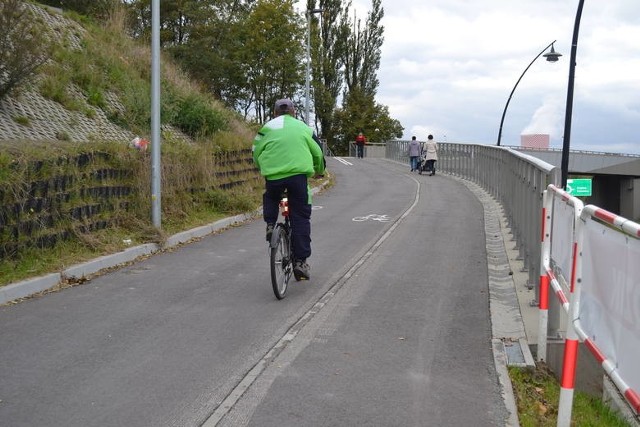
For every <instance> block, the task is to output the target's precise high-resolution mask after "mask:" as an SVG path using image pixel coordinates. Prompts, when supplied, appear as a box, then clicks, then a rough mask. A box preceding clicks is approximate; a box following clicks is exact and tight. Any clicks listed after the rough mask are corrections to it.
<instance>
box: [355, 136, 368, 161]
mask: <svg viewBox="0 0 640 427" xmlns="http://www.w3.org/2000/svg"><path fill="white" fill-rule="evenodd" d="M366 143H367V138H366V137H365V136H364V134H363V133H362V132H360V133H359V134H358V136H356V152H357V156H358V158H359V159H362V158H363V157H364V145H365V144H366Z"/></svg>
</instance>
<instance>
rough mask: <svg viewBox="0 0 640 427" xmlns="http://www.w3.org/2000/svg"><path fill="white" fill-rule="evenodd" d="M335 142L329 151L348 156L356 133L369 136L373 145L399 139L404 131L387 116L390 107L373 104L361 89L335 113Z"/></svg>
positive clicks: (347, 96) (352, 91) (353, 92)
mask: <svg viewBox="0 0 640 427" xmlns="http://www.w3.org/2000/svg"><path fill="white" fill-rule="evenodd" d="M335 121H336V123H335V125H336V140H335V145H334V147H333V148H332V150H333V151H334V152H335V153H336V154H343V155H344V154H347V153H348V152H349V143H350V142H351V141H353V140H355V137H356V135H357V134H358V132H362V133H364V134H365V135H367V136H368V138H369V140H370V141H372V142H381V141H387V140H390V139H393V138H401V137H402V134H403V131H404V128H403V127H402V125H401V124H400V122H399V121H398V120H396V119H392V118H391V116H390V115H389V108H388V107H387V106H385V105H381V104H378V103H376V102H375V99H374V98H373V97H372V96H371V95H368V94H365V93H364V92H363V91H362V90H361V89H360V88H357V87H356V88H354V89H353V90H351V91H350V92H349V93H348V94H347V95H346V98H345V99H344V102H343V107H342V108H341V109H338V110H336V113H335Z"/></svg>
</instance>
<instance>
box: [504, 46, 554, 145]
mask: <svg viewBox="0 0 640 427" xmlns="http://www.w3.org/2000/svg"><path fill="white" fill-rule="evenodd" d="M555 42H556V41H555V40H554V41H552V42H551V43H549V44H548V45H547V46H546V47H545V48H544V49H542V50H541V51H540V53H539V54H538V55H537V56H536V57H535V58H533V61H531V62H530V63H529V65H527V68H525V69H524V71H523V72H522V74H521V75H520V78H519V79H518V81H517V82H516V85H515V86H514V87H513V89H511V93H510V94H509V98H508V99H507V103H506V104H505V106H504V111H503V112H502V119H500V130H499V131H498V143H497V144H496V145H500V140H501V139H502V125H503V124H504V116H505V115H506V114H507V108H508V107H509V102H511V97H512V96H513V92H515V90H516V88H517V87H518V84H519V83H520V80H522V77H524V74H525V73H526V72H527V70H528V69H529V67H531V65H533V63H534V62H536V59H538V58H539V57H540V55H542V54H543V53H544V52H545V51H546V50H547V49H549V47H551V51H550V52H549V53H545V54H544V55H543V56H544V57H545V58H546V59H547V61H548V62H556V61H557V60H558V59H559V58H560V57H561V56H562V54H560V53H557V52H556V51H555V50H554V49H553V44H554V43H555Z"/></svg>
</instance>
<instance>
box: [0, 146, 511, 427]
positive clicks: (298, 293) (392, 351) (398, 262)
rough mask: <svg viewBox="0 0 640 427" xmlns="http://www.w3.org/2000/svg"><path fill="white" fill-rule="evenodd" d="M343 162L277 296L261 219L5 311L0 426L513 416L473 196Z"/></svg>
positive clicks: (448, 421)
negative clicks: (299, 275) (296, 269)
mask: <svg viewBox="0 0 640 427" xmlns="http://www.w3.org/2000/svg"><path fill="white" fill-rule="evenodd" d="M347 160H348V163H350V164H345V163H342V162H339V161H338V160H337V159H328V162H329V167H330V170H331V172H332V173H333V174H334V175H335V178H336V180H335V185H334V186H333V187H332V188H330V189H328V190H326V191H325V192H323V193H321V194H318V195H316V196H315V197H314V211H313V217H312V238H313V243H312V247H313V255H312V257H311V258H310V260H309V261H310V263H311V274H312V278H311V280H310V281H308V282H300V283H293V284H292V285H291V286H290V289H289V291H288V293H287V297H286V298H285V299H284V300H282V301H278V300H276V299H275V297H274V296H273V293H272V290H271V285H270V282H269V270H268V253H267V247H266V243H265V242H264V223H263V222H262V221H261V220H255V221H251V222H249V223H246V224H244V225H242V226H240V227H232V228H230V229H228V230H226V231H224V232H222V233H219V234H215V235H210V236H207V237H206V238H203V239H202V240H200V241H197V242H195V243H192V244H189V245H185V246H182V247H180V248H177V249H175V250H173V251H169V252H166V253H162V254H158V255H155V256H152V257H150V258H149V259H146V260H144V261H141V262H137V263H135V264H134V265H131V266H128V267H124V268H122V269H120V270H118V271H115V272H112V273H109V274H105V275H103V276H100V277H97V278H94V279H93V280H91V281H90V282H89V283H87V284H85V285H83V286H78V287H75V288H72V289H68V290H64V291H61V292H58V293H54V294H49V295H46V296H44V297H40V298H35V299H31V300H27V301H25V302H23V303H20V304H17V305H11V306H3V307H0V424H1V425H2V426H11V427H14V426H15V427H17V426H65V427H66V426H69V427H70V426H127V427H133V426H200V425H205V426H213V425H220V426H245V425H251V426H276V425H277V426H355V425H359V426H410V425H412V426H431V425H434V426H436V425H437V426H441V425H451V426H466V425H474V426H495V425H504V424H505V420H506V418H507V410H506V408H505V404H504V402H503V399H502V396H501V389H500V386H499V383H498V380H497V373H496V368H495V365H494V359H493V355H492V347H491V338H492V337H491V322H490V314H489V295H488V293H489V292H488V279H487V254H486V248H485V234H484V233H485V230H484V219H483V211H482V205H481V203H480V202H479V201H478V199H477V198H476V196H474V195H473V194H472V193H471V192H470V191H469V189H467V187H465V186H464V185H462V184H461V183H460V182H459V181H456V180H454V179H450V178H447V177H445V176H441V175H436V176H433V177H429V176H420V175H417V174H410V173H409V172H408V169H409V168H408V166H403V165H399V164H397V163H393V162H389V161H385V160H382V159H354V158H349V159H347Z"/></svg>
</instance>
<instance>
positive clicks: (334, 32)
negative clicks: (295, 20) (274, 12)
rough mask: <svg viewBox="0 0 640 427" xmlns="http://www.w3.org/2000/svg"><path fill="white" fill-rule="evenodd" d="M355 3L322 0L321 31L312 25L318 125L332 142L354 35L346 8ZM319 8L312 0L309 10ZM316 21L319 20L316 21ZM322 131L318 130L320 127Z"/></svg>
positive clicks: (321, 134) (322, 133)
mask: <svg viewBox="0 0 640 427" xmlns="http://www.w3.org/2000/svg"><path fill="white" fill-rule="evenodd" d="M350 4H351V2H347V4H346V5H343V2H342V1H341V0H320V5H319V7H320V8H321V9H322V10H323V12H322V15H321V19H320V31H318V29H317V27H316V26H315V25H314V26H312V30H313V31H312V38H311V41H312V43H311V46H312V55H311V58H312V60H311V66H312V67H311V68H312V77H313V78H312V81H311V83H312V87H313V99H314V107H315V108H314V111H315V124H316V128H317V127H318V125H319V128H320V129H319V132H318V133H319V134H320V136H321V137H322V138H323V139H326V140H327V142H328V143H329V145H333V144H334V134H335V129H334V110H335V108H336V106H337V100H338V96H340V93H341V91H342V88H343V84H344V75H343V68H344V61H343V58H344V55H345V48H346V41H347V39H348V37H349V34H350V28H349V22H348V21H346V20H344V16H345V15H346V14H345V10H348V8H349V7H350ZM315 8H316V2H315V1H314V0H309V1H308V2H307V10H312V9H315ZM312 22H314V23H315V21H312ZM317 130H318V129H317Z"/></svg>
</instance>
